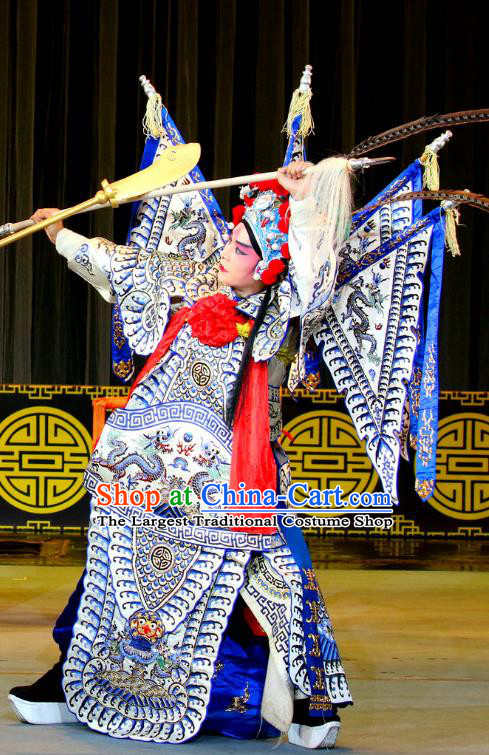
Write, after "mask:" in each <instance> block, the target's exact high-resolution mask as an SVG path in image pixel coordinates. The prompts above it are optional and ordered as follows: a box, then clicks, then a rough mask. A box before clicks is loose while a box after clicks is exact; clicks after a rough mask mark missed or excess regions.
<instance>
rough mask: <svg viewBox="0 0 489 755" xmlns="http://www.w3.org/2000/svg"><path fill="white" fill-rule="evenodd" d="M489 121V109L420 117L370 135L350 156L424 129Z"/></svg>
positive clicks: (361, 153)
mask: <svg viewBox="0 0 489 755" xmlns="http://www.w3.org/2000/svg"><path fill="white" fill-rule="evenodd" d="M487 121H489V109H488V108H483V109H482V110H460V111H459V112H458V113H445V115H427V116H424V117H423V118H418V120H416V121H411V122H410V123H404V124H403V125H402V126H396V128H391V129H389V130H388V131H383V132H382V133H381V134H377V135H376V136H369V137H368V139H365V140H364V141H363V142H360V144H357V145H356V147H354V148H353V149H352V151H351V152H350V154H349V155H348V157H350V158H351V157H359V156H360V155H365V154H366V153H367V152H371V151H372V150H373V149H377V148H378V147H383V146H384V145H386V144H391V143H392V142H398V141H400V140H401V139H407V138H408V137H409V136H414V135H415V134H420V133H421V132H423V131H430V130H431V129H434V128H445V127H450V128H452V126H464V125H466V124H470V123H485V122H487Z"/></svg>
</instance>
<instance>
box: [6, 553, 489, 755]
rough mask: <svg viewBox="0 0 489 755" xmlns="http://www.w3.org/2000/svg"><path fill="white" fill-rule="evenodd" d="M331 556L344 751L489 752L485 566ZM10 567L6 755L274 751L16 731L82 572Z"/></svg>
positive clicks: (324, 572) (204, 741)
mask: <svg viewBox="0 0 489 755" xmlns="http://www.w3.org/2000/svg"><path fill="white" fill-rule="evenodd" d="M321 550H322V549H321V548H320V547H319V549H318V548H313V559H314V560H315V562H316V563H317V566H318V575H319V581H320V584H321V587H322V589H323V592H324V595H325V597H326V601H327V604H328V607H329V611H330V614H331V617H332V620H333V626H334V628H335V634H336V638H337V640H338V644H339V647H340V652H341V654H342V656H343V661H344V665H345V667H346V671H347V674H348V678H349V681H350V685H351V689H352V693H353V696H354V699H355V705H354V707H353V708H349V709H347V710H346V711H343V714H342V730H341V732H340V736H339V738H338V743H337V748H336V751H337V752H339V753H348V755H356V754H357V753H358V754H360V753H389V755H397V754H398V753H414V752H415V753H489V707H488V703H489V599H488V596H489V572H488V571H487V566H486V570H477V565H476V564H477V559H476V558H472V559H469V560H472V561H473V562H474V563H472V567H470V566H469V567H468V568H467V567H466V570H465V571H464V570H462V571H457V570H456V563H455V562H454V559H453V558H451V559H450V565H448V566H447V565H445V568H444V569H443V568H442V569H440V565H439V566H438V568H437V569H436V570H435V569H430V567H429V566H428V567H426V566H425V568H424V569H422V568H421V569H420V568H419V563H418V568H416V565H414V564H413V563H412V562H411V564H410V565H409V566H406V564H405V563H404V560H403V558H400V559H399V560H400V563H401V564H403V566H404V568H403V569H396V568H395V567H394V565H393V563H389V564H384V565H383V568H371V567H372V565H373V564H372V563H370V564H367V563H366V562H364V563H363V568H362V565H359V564H358V563H356V565H354V566H353V568H351V567H352V563H350V562H351V561H354V559H353V560H352V559H348V553H346V555H345V554H343V555H344V559H343V561H342V559H341V558H340V559H339V563H340V565H341V564H342V565H343V568H331V566H329V568H327V569H325V568H322V567H323V566H324V565H325V564H324V559H323V558H321ZM318 551H319V552H318ZM323 555H324V554H323ZM374 555H375V554H374ZM473 555H474V554H472V556H473ZM479 555H482V554H479ZM452 556H453V553H452ZM364 557H365V556H364ZM364 557H363V558H364ZM425 557H426V554H425ZM5 560H6V561H7V563H5ZM5 560H4V565H0V605H1V607H2V610H1V613H0V629H1V637H2V641H1V645H0V660H1V666H0V684H1V694H0V752H2V753H29V754H30V753H68V754H69V755H78V754H82V753H105V752H107V753H111V752H122V751H124V753H141V755H143V754H144V753H150V752H151V753H153V752H155V753H156V752H161V751H162V748H167V749H168V748H169V747H173V750H172V751H173V752H176V750H175V747H178V748H179V749H178V752H185V753H187V752H192V753H198V754H199V755H206V753H211V752H212V753H213V755H216V753H220V752H222V753H237V752H238V751H239V752H240V753H241V754H244V753H263V754H264V753H268V752H270V751H271V750H272V748H273V746H274V744H276V742H275V741H273V740H261V741H246V742H240V741H237V740H232V739H228V738H221V737H202V738H200V739H198V740H196V741H194V742H192V743H188V744H186V745H179V746H173V745H155V744H144V743H135V742H130V741H129V740H125V741H124V743H122V742H120V741H117V740H114V739H110V738H109V737H106V736H102V735H98V734H96V733H94V732H92V731H90V730H88V729H87V728H85V727H83V726H81V725H76V724H75V725H65V726H49V727H40V726H37V727H35V726H28V725H26V724H22V723H20V722H18V721H17V720H16V718H15V716H14V714H13V712H11V710H10V707H9V704H8V701H7V692H8V690H9V688H10V687H11V686H13V685H16V684H29V683H30V682H32V681H34V680H35V679H36V678H37V677H38V676H40V675H41V674H42V673H43V672H44V671H46V670H47V668H48V667H49V666H50V665H51V664H52V663H53V662H54V661H55V660H56V659H57V652H56V650H57V649H56V646H55V645H54V643H53V641H52V639H51V629H52V625H53V622H54V620H55V618H56V616H57V614H58V613H59V611H60V610H61V609H62V608H63V606H64V603H65V600H66V599H67V597H68V595H69V593H70V591H71V589H72V587H73V586H74V585H75V583H76V581H77V579H78V577H79V575H80V573H81V566H80V565H79V564H78V565H76V564H75V565H74V564H73V559H72V560H71V562H70V561H69V560H68V563H71V565H59V564H61V563H65V560H64V558H60V559H58V560H55V561H51V562H49V560H48V559H44V558H43V559H42V561H43V562H44V564H43V565H39V563H38V564H37V565H34V564H33V563H32V558H29V557H26V556H24V557H21V556H19V555H17V556H16V557H14V558H10V559H8V558H7V559H5ZM37 560H38V559H37ZM330 560H331V559H330ZM374 560H375V559H374ZM415 560H416V559H415ZM75 561H76V559H75ZM481 562H482V563H484V562H485V559H484V558H482V559H481ZM47 563H53V564H56V565H47ZM335 563H336V565H338V559H336V561H335ZM442 565H443V560H442ZM345 566H346V568H344V567H345ZM369 566H370V568H368V567H369ZM462 568H464V567H462ZM482 568H484V567H482ZM479 569H480V566H479ZM279 751H280V752H287V753H293V752H296V753H297V752H299V750H298V748H297V747H294V746H293V745H289V744H281V745H280V747H279Z"/></svg>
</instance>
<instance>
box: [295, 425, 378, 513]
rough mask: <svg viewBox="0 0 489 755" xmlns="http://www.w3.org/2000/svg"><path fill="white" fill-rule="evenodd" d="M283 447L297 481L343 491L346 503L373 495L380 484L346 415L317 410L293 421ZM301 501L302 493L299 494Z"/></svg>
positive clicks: (343, 498)
mask: <svg viewBox="0 0 489 755" xmlns="http://www.w3.org/2000/svg"><path fill="white" fill-rule="evenodd" d="M285 430H287V432H289V433H290V435H291V436H292V437H293V439H294V440H293V441H291V440H290V439H289V438H287V437H285V438H284V440H283V442H282V445H283V448H284V450H285V451H286V453H287V455H288V457H289V459H290V467H291V475H292V479H293V481H294V482H307V483H308V485H309V489H311V488H318V489H319V490H334V489H335V488H336V486H337V485H339V486H340V488H341V489H342V490H343V496H342V500H345V499H346V498H347V497H348V495H349V494H350V493H354V492H355V493H360V494H361V493H365V492H368V493H372V492H373V491H374V490H375V486H376V484H377V482H378V476H377V472H376V471H375V469H374V468H373V466H372V464H371V462H370V459H369V458H368V456H367V453H366V450H365V443H364V442H363V441H360V440H359V439H358V437H357V434H356V432H355V428H354V427H353V423H352V421H351V420H350V418H349V417H348V416H347V415H345V414H343V413H342V412H335V411H332V410H328V411H325V410H317V411H313V412H306V413H305V414H301V415H299V416H298V417H296V418H295V419H293V420H291V422H289V423H288V424H287V425H286V427H285ZM296 498H297V500H300V498H301V496H300V494H299V493H297V495H296Z"/></svg>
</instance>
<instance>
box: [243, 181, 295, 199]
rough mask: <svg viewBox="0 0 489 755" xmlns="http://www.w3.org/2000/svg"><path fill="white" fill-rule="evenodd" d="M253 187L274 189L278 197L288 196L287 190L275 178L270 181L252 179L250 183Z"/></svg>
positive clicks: (266, 189)
mask: <svg viewBox="0 0 489 755" xmlns="http://www.w3.org/2000/svg"><path fill="white" fill-rule="evenodd" d="M250 186H252V187H253V188H255V187H256V188H257V189H258V191H274V192H275V194H277V196H279V197H288V196H289V192H288V191H287V189H285V188H284V187H283V186H282V185H281V184H280V183H279V182H278V181H277V179H276V178H274V179H272V180H271V181H254V182H253V183H251V184H250Z"/></svg>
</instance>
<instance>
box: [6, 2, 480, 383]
mask: <svg viewBox="0 0 489 755" xmlns="http://www.w3.org/2000/svg"><path fill="white" fill-rule="evenodd" d="M479 7H481V6H479V5H478V4H476V3H466V4H460V3H450V2H436V1H428V0H410V1H406V2H401V1H396V0H390V1H388V2H375V1H372V2H362V0H333V1H331V2H327V0H323V1H322V2H315V1H314V0H284V1H281V0H261V1H257V0H246V1H245V0H241V1H240V0H237V1H235V0H178V2H177V1H173V0H133V2H132V3H125V2H124V3H122V2H120V3H119V2H117V0H99V2H94V1H93V0H84V1H83V2H81V1H80V0H71V1H70V0H65V2H54V1H52V0H51V1H50V2H46V0H45V1H44V2H42V1H41V0H17V2H15V1H14V0H3V1H2V2H1V3H0V39H1V42H0V91H1V93H2V107H1V110H0V180H1V182H2V184H1V191H0V223H3V222H7V221H14V220H20V219H23V218H26V217H28V216H29V215H30V214H31V212H32V211H33V210H34V209H35V208H36V207H43V206H47V207H50V206H58V207H66V206H69V205H72V204H75V203H77V202H79V201H81V200H83V199H86V198H88V197H89V196H92V195H93V193H94V192H95V191H96V189H97V188H98V185H99V181H100V180H101V179H102V178H104V177H106V178H108V179H109V180H110V179H114V178H120V177H122V176H125V175H128V174H130V173H132V172H134V171H135V170H136V169H137V168H138V165H139V160H140V156H141V154H142V148H143V136H142V129H141V120H142V117H143V113H144V108H145V104H146V102H145V96H144V94H143V92H142V90H141V89H140V86H139V84H138V76H139V75H140V74H143V73H144V74H146V75H147V76H148V77H149V78H150V79H151V81H153V83H154V84H155V85H156V87H157V89H158V90H159V91H160V92H161V94H162V96H163V99H164V101H165V102H166V104H167V106H168V107H169V110H170V112H171V113H172V115H173V116H174V118H175V120H176V122H177V124H178V126H179V127H180V129H181V131H182V133H183V135H184V137H185V138H186V139H187V140H195V141H197V140H198V141H200V142H201V144H202V150H203V156H202V162H201V167H202V169H203V171H204V174H205V175H206V176H207V177H208V178H216V177H221V176H226V175H232V174H239V173H249V172H251V171H253V170H255V169H256V170H259V169H265V170H266V169H272V168H274V167H275V166H276V165H277V164H278V163H280V161H281V158H282V154H283V149H284V144H285V142H284V137H283V135H281V133H280V131H281V128H282V125H283V122H284V120H285V116H286V112H287V107H288V103H289V99H290V95H291V93H292V91H293V89H294V88H295V87H296V86H297V84H298V80H299V77H300V74H301V70H302V68H303V66H304V65H305V64H306V63H311V64H312V65H313V66H314V79H313V88H314V92H315V96H314V99H313V115H314V118H315V122H316V129H315V131H316V135H315V136H314V137H312V138H311V139H310V140H309V154H310V157H311V158H312V159H313V160H318V159H320V158H322V157H325V156H328V155H331V154H334V153H338V152H344V151H348V150H349V149H350V148H351V147H352V146H353V145H354V144H355V143H356V142H358V141H360V140H361V139H363V138H365V137H366V136H368V135H370V134H374V133H377V132H379V131H383V130H385V129H387V128H389V127H391V126H394V125H398V124H400V123H403V122H405V121H407V120H409V119H412V118H416V117H418V116H420V115H423V114H431V113H435V112H439V113H442V112H450V111H453V110H460V109H464V108H478V107H484V106H487V105H488V98H487V84H486V60H487V36H486V35H487V28H486V24H485V22H484V20H483V16H482V10H481V11H480V12H479V11H478V10H477V9H478V8H479ZM434 136H436V132H432V133H430V134H428V136H427V137H426V138H425V137H423V136H421V137H417V138H416V139H411V140H409V141H407V142H403V143H400V144H397V145H394V146H392V147H389V148H388V150H387V152H388V153H389V154H393V155H394V156H396V157H397V158H398V163H397V165H396V167H395V168H393V167H392V166H390V167H389V168H379V169H377V170H375V171H370V173H367V174H366V175H365V176H364V177H361V178H360V180H359V183H358V187H357V204H358V205H361V204H362V203H363V202H364V201H365V200H366V199H368V198H369V197H370V196H371V195H372V194H373V193H374V192H376V191H377V190H379V189H380V188H381V187H382V186H383V185H385V183H387V181H388V180H389V179H390V178H392V177H393V176H394V175H395V173H396V172H397V171H398V170H399V171H400V170H401V167H402V166H404V165H406V164H407V163H408V162H409V161H410V160H412V159H413V158H414V157H417V156H419V155H420V154H421V152H422V149H423V145H424V144H425V142H426V141H431V139H433V138H434ZM488 142H489V125H480V126H474V127H468V126H464V127H461V128H459V129H458V130H457V129H456V130H455V133H454V137H453V140H452V143H451V144H450V145H449V146H448V147H446V148H445V150H444V151H443V152H442V155H441V171H442V187H451V188H465V187H470V188H471V189H473V190H474V191H480V192H485V193H488V189H489V186H488V184H489V182H488V175H487V174H488V168H487V164H488V161H487V154H488ZM235 196H236V195H231V196H230V195H229V192H227V191H222V192H221V193H220V194H219V197H218V198H219V200H220V201H221V203H222V206H223V208H224V209H225V210H226V211H228V210H229V206H230V202H231V203H234V201H235ZM462 217H463V222H464V227H462V228H460V231H459V239H460V245H461V248H462V251H463V256H462V257H461V258H460V259H455V260H454V259H452V258H451V257H449V256H447V257H446V261H445V284H444V291H443V303H442V311H441V327H440V360H441V388H442V389H443V388H445V389H481V388H487V375H488V369H487V361H488V350H487V325H488V306H487V301H488V298H489V297H488V295H487V291H488V283H489V280H488V277H489V276H488V266H489V260H488V253H487V252H488V240H489V239H488V237H489V220H488V217H487V215H483V214H482V213H477V212H476V211H471V210H468V209H465V210H462ZM128 218H129V210H128V208H127V207H126V208H121V209H119V210H116V211H112V210H110V211H109V210H105V211H102V212H98V213H92V214H87V215H84V216H80V217H78V218H76V219H73V220H72V221H71V222H70V223H69V227H71V228H73V229H74V230H77V231H79V232H80V233H83V234H85V235H88V236H94V235H104V236H106V237H108V238H111V239H114V240H116V241H123V240H124V239H125V235H126V231H127V225H128ZM0 292H1V299H0V312H1V335H0V380H1V381H2V382H5V383H6V382H16V383H75V384H76V383H95V384H97V383H98V384H108V383H109V382H110V381H111V377H110V359H109V326H110V307H109V305H107V304H106V303H105V302H104V301H102V299H101V298H100V297H99V296H98V295H96V294H95V292H94V291H91V290H89V287H88V286H87V285H86V284H85V283H84V282H83V281H82V280H81V279H79V278H77V276H76V275H74V274H72V273H70V272H69V271H68V270H67V267H66V264H65V262H64V260H63V259H62V258H60V257H59V256H58V255H57V254H56V252H55V251H54V250H53V248H52V246H51V245H50V243H49V242H48V240H47V238H46V237H45V235H44V234H37V235H36V236H34V237H32V238H30V239H28V240H24V241H23V242H21V243H18V244H17V245H16V246H15V247H9V248H7V249H6V250H5V251H3V250H2V252H1V253H0Z"/></svg>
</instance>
